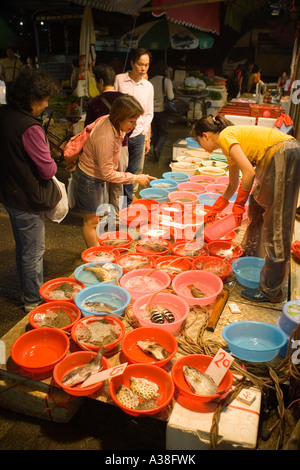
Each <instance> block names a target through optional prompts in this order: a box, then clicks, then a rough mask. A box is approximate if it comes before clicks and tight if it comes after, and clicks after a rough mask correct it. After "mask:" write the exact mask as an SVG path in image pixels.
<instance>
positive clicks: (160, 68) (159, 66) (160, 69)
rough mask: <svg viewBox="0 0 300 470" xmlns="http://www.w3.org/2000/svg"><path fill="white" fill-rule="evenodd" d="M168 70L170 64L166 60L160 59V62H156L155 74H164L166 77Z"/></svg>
mask: <svg viewBox="0 0 300 470" xmlns="http://www.w3.org/2000/svg"><path fill="white" fill-rule="evenodd" d="M167 70H168V66H167V64H166V62H164V61H163V60H159V61H158V62H156V64H155V74H156V75H163V76H164V77H166V75H167Z"/></svg>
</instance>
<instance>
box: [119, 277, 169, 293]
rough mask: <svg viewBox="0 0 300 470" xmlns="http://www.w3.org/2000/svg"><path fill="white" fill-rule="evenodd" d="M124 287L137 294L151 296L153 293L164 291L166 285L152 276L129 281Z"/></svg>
mask: <svg viewBox="0 0 300 470" xmlns="http://www.w3.org/2000/svg"><path fill="white" fill-rule="evenodd" d="M124 287H125V289H128V290H134V291H135V292H143V293H144V294H150V293H152V292H158V291H159V290H161V289H163V287H164V283H163V282H162V281H160V280H158V279H155V278H153V277H151V275H143V276H135V277H132V278H131V279H128V280H127V282H126V283H125V286H124Z"/></svg>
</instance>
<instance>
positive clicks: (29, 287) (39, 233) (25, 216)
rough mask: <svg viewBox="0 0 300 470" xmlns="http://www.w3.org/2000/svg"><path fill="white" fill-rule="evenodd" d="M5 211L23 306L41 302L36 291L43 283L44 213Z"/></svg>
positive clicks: (16, 210)
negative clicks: (13, 246) (12, 240)
mask: <svg viewBox="0 0 300 470" xmlns="http://www.w3.org/2000/svg"><path fill="white" fill-rule="evenodd" d="M4 207H5V209H6V210H7V212H8V214H9V218H10V223H11V227H12V231H13V235H14V239H15V243H16V265H17V272H18V277H19V282H20V288H21V292H22V294H23V297H24V303H25V305H26V304H34V303H38V302H40V301H41V300H42V298H41V296H40V293H39V289H40V287H41V285H42V284H43V282H44V275H43V255H44V252H45V218H44V213H43V212H25V211H22V210H18V209H12V208H11V207H7V206H4Z"/></svg>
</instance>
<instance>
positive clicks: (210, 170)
mask: <svg viewBox="0 0 300 470" xmlns="http://www.w3.org/2000/svg"><path fill="white" fill-rule="evenodd" d="M198 171H199V173H200V175H208V176H213V177H214V178H217V177H218V176H224V175H226V171H225V170H224V169H223V168H218V167H215V166H199V168H198Z"/></svg>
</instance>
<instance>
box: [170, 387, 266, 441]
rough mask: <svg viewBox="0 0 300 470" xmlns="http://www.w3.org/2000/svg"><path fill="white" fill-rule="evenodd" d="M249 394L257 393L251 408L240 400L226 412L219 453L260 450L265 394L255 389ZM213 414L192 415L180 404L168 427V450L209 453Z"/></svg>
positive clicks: (221, 426) (221, 427) (234, 401)
mask: <svg viewBox="0 0 300 470" xmlns="http://www.w3.org/2000/svg"><path fill="white" fill-rule="evenodd" d="M249 390H251V391H252V392H255V399H254V400H253V401H252V403H250V404H249V405H248V404H246V403H243V402H242V401H240V400H238V399H237V398H236V399H235V400H233V401H232V402H231V403H230V404H229V405H228V406H227V407H225V408H224V409H223V410H222V412H221V415H220V421H219V432H218V439H217V445H216V448H217V450H237V449H240V450H242V449H243V450H250V449H255V448H256V443H257V433H258V425H259V414H260V406H261V392H260V390H258V389H256V388H254V387H253V388H250V389H249ZM209 405H210V404H208V405H207V409H208V410H209V409H210V408H209ZM213 414H214V411H208V412H207V413H204V412H196V411H190V410H189V409H187V408H183V406H181V405H180V404H179V403H176V404H175V406H174V408H173V410H172V413H171V416H170V419H169V422H168V425H167V435H166V450H209V448H210V429H211V426H212V419H213Z"/></svg>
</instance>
